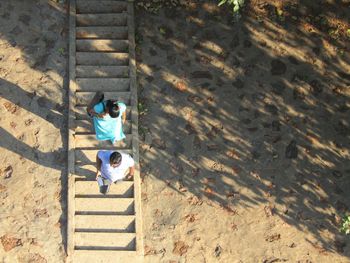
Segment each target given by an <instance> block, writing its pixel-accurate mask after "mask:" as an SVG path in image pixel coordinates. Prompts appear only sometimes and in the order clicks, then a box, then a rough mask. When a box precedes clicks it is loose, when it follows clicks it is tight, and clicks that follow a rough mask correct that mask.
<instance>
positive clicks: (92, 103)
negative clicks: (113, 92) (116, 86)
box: [86, 91, 105, 117]
mask: <svg viewBox="0 0 350 263" xmlns="http://www.w3.org/2000/svg"><path fill="white" fill-rule="evenodd" d="M104 98H105V95H104V94H103V92H102V91H97V92H96V94H95V96H94V97H93V98H92V100H91V101H90V103H89V104H88V106H87V107H86V111H87V114H88V115H89V116H90V117H92V116H91V114H90V110H91V109H93V108H94V106H95V105H96V104H97V103H100V102H102V101H103V100H104Z"/></svg>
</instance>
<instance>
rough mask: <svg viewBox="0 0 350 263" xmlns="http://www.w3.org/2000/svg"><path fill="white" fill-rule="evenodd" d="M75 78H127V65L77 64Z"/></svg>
mask: <svg viewBox="0 0 350 263" xmlns="http://www.w3.org/2000/svg"><path fill="white" fill-rule="evenodd" d="M76 77H77V78H96V77H99V78H127V77H129V67H126V66H77V68H76Z"/></svg>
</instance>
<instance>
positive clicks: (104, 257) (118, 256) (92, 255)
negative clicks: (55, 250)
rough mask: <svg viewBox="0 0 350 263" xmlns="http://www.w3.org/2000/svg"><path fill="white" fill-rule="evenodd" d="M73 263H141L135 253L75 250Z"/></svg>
mask: <svg viewBox="0 0 350 263" xmlns="http://www.w3.org/2000/svg"><path fill="white" fill-rule="evenodd" d="M74 262H77V263H116V262H130V263H141V262H143V257H141V256H140V255H139V254H138V253H137V252H136V251H111V250H75V251H74Z"/></svg>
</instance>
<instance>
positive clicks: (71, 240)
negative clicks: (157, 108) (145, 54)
mask: <svg viewBox="0 0 350 263" xmlns="http://www.w3.org/2000/svg"><path fill="white" fill-rule="evenodd" d="M133 8H134V7H133V2H132V1H130V2H128V1H117V0H71V1H70V11H69V12H70V23H69V26H70V34H69V44H70V48H69V56H70V57H69V121H68V124H69V134H68V137H69V138H68V227H67V253H68V262H77V263H80V262H82V263H88V262H91V263H98V262H106V263H107V262H130V263H133V262H142V259H143V241H142V224H141V218H142V215H141V201H140V200H141V198H140V173H139V152H138V151H139V149H138V147H139V142H138V112H137V87H136V67H135V36H134V21H133V20H134V9H133ZM96 91H103V92H104V94H105V99H118V100H120V101H123V102H124V103H125V104H126V105H127V121H126V123H125V125H124V133H125V134H126V139H125V140H123V141H122V142H120V143H118V144H117V145H112V144H111V143H110V142H108V141H105V142H101V141H97V140H96V138H95V135H94V131H93V126H92V122H91V120H90V119H89V117H88V116H87V114H86V105H87V103H88V102H89V101H90V100H91V98H92V97H93V96H94V94H95V92H96ZM100 149H114V150H120V151H121V152H126V153H129V154H131V155H132V156H133V158H134V160H135V163H136V172H135V176H134V178H133V179H132V180H130V181H122V182H119V183H117V184H115V185H114V184H113V185H112V186H111V188H110V192H109V193H108V194H107V195H101V194H100V193H99V189H98V185H97V182H96V180H95V173H96V168H95V162H96V153H97V151H98V150H100Z"/></svg>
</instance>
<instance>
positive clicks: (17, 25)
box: [0, 0, 67, 263]
mask: <svg viewBox="0 0 350 263" xmlns="http://www.w3.org/2000/svg"><path fill="white" fill-rule="evenodd" d="M66 22H67V20H66V11H65V9H64V8H63V5H61V4H54V3H52V2H48V1H20V0H17V1H7V0H2V1H1V2H0V122H1V127H0V149H1V150H0V172H1V173H0V199H1V205H0V241H1V244H0V262H9V263H12V262H39V263H43V262H63V261H64V258H65V251H64V243H65V241H64V240H65V235H66V233H65V224H66V223H65V222H66V221H65V213H66V211H65V202H64V199H62V198H61V197H62V196H63V197H64V196H65V195H66V194H65V190H64V189H65V176H66V147H67V146H66V144H67V143H66V137H67V135H66V134H67V133H66V123H67V118H66V116H67V115H66V114H67V110H66V109H67V99H66V98H67V97H66V92H67V86H66V83H65V80H66V79H65V78H66V68H67V59H66V51H67V38H66V33H67V28H66Z"/></svg>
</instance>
